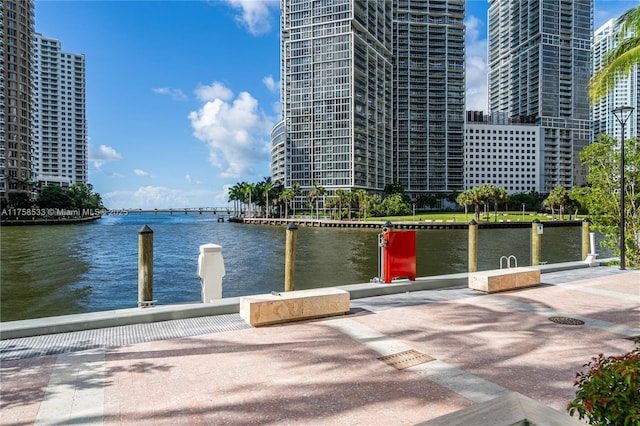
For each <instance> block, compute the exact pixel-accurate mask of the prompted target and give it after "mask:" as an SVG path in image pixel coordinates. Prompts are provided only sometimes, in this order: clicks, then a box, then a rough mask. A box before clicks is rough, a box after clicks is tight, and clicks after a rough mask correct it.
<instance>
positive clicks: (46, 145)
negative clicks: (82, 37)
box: [32, 33, 88, 187]
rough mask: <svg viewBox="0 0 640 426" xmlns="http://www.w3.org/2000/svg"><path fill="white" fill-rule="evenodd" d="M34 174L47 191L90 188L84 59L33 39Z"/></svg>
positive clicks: (57, 45)
mask: <svg viewBox="0 0 640 426" xmlns="http://www.w3.org/2000/svg"><path fill="white" fill-rule="evenodd" d="M32 61H33V94H32V107H33V114H32V117H33V125H32V129H33V147H34V150H33V170H34V173H35V178H36V179H37V180H38V182H39V183H40V184H42V185H49V184H56V185H60V186H61V187H68V186H70V185H73V184H74V183H87V177H88V176H87V175H88V153H87V123H86V112H85V111H86V108H85V57H84V55H81V54H73V53H67V52H64V51H63V50H62V48H61V45H60V42H59V41H58V40H55V39H51V38H46V37H43V36H42V35H41V34H38V33H36V34H35V35H34V44H33V52H32Z"/></svg>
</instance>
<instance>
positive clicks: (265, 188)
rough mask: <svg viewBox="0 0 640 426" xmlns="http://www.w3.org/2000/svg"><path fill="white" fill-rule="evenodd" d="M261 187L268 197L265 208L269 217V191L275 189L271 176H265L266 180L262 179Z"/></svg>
mask: <svg viewBox="0 0 640 426" xmlns="http://www.w3.org/2000/svg"><path fill="white" fill-rule="evenodd" d="M261 189H262V194H263V195H264V196H265V198H266V203H265V209H266V213H267V217H269V193H270V192H271V191H273V184H272V183H271V176H269V177H265V178H264V181H262V185H261Z"/></svg>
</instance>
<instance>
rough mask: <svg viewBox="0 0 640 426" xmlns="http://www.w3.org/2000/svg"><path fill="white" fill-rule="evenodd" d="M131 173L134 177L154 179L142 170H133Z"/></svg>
mask: <svg viewBox="0 0 640 426" xmlns="http://www.w3.org/2000/svg"><path fill="white" fill-rule="evenodd" d="M133 173H135V175H136V176H140V177H147V178H153V177H154V176H153V175H152V174H151V173H148V172H145V171H144V170H142V169H134V170H133Z"/></svg>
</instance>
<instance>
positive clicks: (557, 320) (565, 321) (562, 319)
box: [549, 317, 584, 325]
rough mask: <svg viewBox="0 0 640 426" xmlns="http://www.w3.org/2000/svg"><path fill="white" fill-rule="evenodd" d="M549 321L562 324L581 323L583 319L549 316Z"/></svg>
mask: <svg viewBox="0 0 640 426" xmlns="http://www.w3.org/2000/svg"><path fill="white" fill-rule="evenodd" d="M549 321H553V322H555V323H557V324H564V325H582V324H584V321H582V320H579V319H575V318H569V317H549Z"/></svg>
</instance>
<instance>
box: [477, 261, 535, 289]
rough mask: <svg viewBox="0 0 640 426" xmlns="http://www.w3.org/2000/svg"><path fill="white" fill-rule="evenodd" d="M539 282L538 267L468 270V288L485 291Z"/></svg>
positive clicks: (522, 286) (519, 286)
mask: <svg viewBox="0 0 640 426" xmlns="http://www.w3.org/2000/svg"><path fill="white" fill-rule="evenodd" d="M538 284H540V269H536V268H524V267H520V268H506V269H493V270H490V271H480V272H470V273H469V288H471V289H473V290H478V291H483V292H485V293H496V292H498V291H507V290H513V289H517V288H524V287H532V286H535V285H538Z"/></svg>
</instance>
